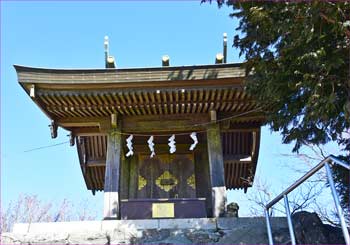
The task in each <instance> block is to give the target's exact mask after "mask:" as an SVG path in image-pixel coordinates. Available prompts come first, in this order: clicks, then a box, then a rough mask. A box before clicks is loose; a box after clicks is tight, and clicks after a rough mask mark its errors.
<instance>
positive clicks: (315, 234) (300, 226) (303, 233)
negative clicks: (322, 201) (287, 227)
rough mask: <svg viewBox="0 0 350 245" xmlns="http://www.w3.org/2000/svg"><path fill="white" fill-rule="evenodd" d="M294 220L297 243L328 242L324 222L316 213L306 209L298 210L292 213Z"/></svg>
mask: <svg viewBox="0 0 350 245" xmlns="http://www.w3.org/2000/svg"><path fill="white" fill-rule="evenodd" d="M292 220H293V227H294V232H295V238H296V242H297V243H301V244H327V243H328V239H327V237H326V236H325V229H324V227H323V223H322V221H321V219H320V218H319V217H318V215H317V214H316V213H309V212H306V211H301V212H297V213H295V214H293V215H292Z"/></svg>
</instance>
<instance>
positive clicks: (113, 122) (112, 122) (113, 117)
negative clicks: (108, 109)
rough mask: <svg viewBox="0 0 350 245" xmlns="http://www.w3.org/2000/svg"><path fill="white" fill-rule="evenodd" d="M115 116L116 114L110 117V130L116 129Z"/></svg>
mask: <svg viewBox="0 0 350 245" xmlns="http://www.w3.org/2000/svg"><path fill="white" fill-rule="evenodd" d="M117 124H118V123H117V114H116V113H113V114H112V115H111V126H112V128H117Z"/></svg>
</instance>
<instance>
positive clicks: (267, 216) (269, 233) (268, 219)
mask: <svg viewBox="0 0 350 245" xmlns="http://www.w3.org/2000/svg"><path fill="white" fill-rule="evenodd" d="M265 218H266V228H267V236H268V237H269V244H270V245H273V238H272V230H271V224H270V217H269V210H268V209H265Z"/></svg>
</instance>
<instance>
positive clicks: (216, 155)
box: [207, 115, 227, 217]
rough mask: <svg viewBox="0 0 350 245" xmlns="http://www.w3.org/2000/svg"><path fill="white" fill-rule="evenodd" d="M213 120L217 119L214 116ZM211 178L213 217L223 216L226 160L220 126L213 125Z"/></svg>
mask: <svg viewBox="0 0 350 245" xmlns="http://www.w3.org/2000/svg"><path fill="white" fill-rule="evenodd" d="M212 119H213V120H215V119H216V115H215V117H214V116H212ZM207 141H208V143H207V144H208V157H209V176H210V182H211V195H212V209H213V214H212V215H213V217H220V216H223V215H224V213H225V206H226V199H227V198H226V186H225V173H224V159H223V155H222V146H221V137H220V127H219V124H212V125H210V126H209V127H208V128H207Z"/></svg>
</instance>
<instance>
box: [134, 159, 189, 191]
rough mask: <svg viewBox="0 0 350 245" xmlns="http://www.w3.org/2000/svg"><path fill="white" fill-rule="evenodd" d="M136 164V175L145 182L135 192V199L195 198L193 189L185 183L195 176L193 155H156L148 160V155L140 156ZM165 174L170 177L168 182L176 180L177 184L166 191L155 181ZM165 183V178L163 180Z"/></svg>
mask: <svg viewBox="0 0 350 245" xmlns="http://www.w3.org/2000/svg"><path fill="white" fill-rule="evenodd" d="M139 159H140V160H139V163H138V175H139V176H141V177H142V178H144V179H145V180H146V181H147V184H146V186H144V187H143V188H142V189H141V190H139V189H138V190H137V195H136V197H137V198H175V197H178V198H182V197H183V198H193V197H196V191H195V188H193V187H191V186H190V185H189V184H188V183H187V181H188V179H189V178H190V177H191V176H192V175H195V172H194V157H193V154H191V153H189V154H174V155H171V154H157V155H156V156H155V157H153V158H150V157H149V155H140V156H139ZM165 172H168V173H170V175H171V176H172V177H171V178H170V181H172V182H173V181H174V180H176V182H177V184H176V185H174V186H173V187H172V188H170V189H168V190H166V189H164V188H161V187H159V185H157V183H156V182H157V179H158V178H160V177H161V176H163V174H164V173H165ZM163 179H164V181H161V182H163V183H165V182H166V181H168V180H167V178H163Z"/></svg>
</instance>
